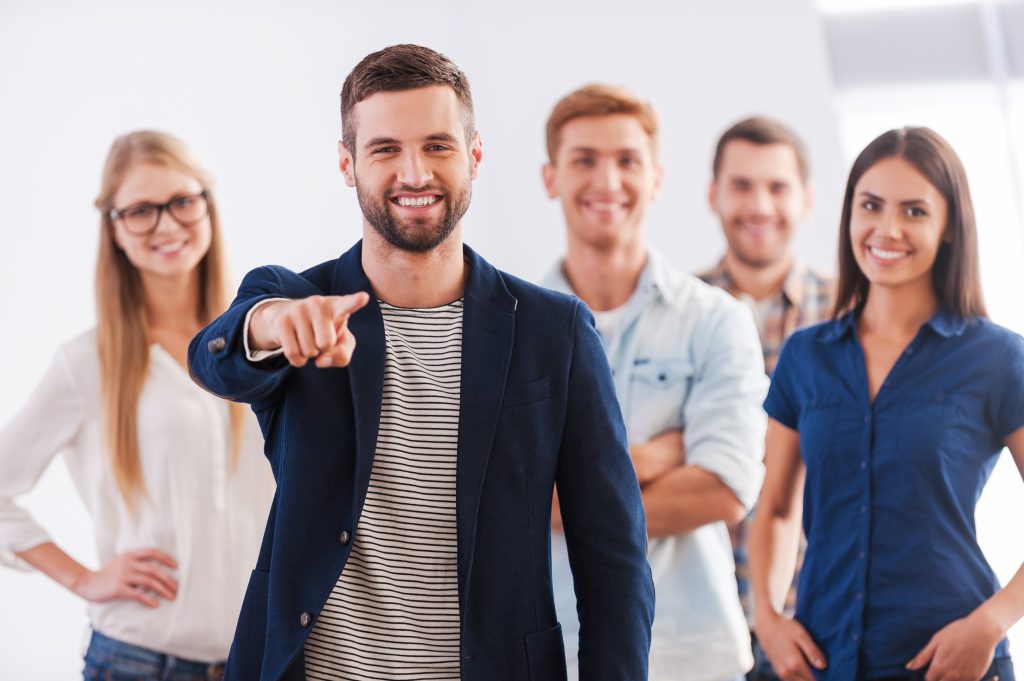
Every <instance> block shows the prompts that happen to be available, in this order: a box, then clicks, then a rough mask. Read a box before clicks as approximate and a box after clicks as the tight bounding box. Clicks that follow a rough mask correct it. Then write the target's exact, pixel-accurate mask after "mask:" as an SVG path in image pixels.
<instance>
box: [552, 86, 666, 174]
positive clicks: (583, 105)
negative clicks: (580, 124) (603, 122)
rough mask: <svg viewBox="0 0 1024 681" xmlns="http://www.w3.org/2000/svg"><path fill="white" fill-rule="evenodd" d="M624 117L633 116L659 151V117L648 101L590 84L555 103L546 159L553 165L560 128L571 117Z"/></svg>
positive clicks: (625, 92)
mask: <svg viewBox="0 0 1024 681" xmlns="http://www.w3.org/2000/svg"><path fill="white" fill-rule="evenodd" d="M613 114H624V115H626V116H634V117H636V119H637V120H638V121H640V125H641V126H642V127H643V129H644V132H646V133H647V134H648V135H649V136H650V138H651V149H652V151H653V152H654V153H655V155H657V152H658V114H656V113H655V111H654V107H652V106H651V105H650V104H649V103H648V102H645V101H644V100H642V99H640V98H639V97H637V96H636V95H635V94H633V93H632V92H630V91H629V90H627V89H626V88H623V87H618V86H615V85H603V84H600V83H592V84H590V85H584V86H583V87H581V88H580V89H579V90H576V91H574V92H570V93H569V94H567V95H566V96H565V97H562V98H561V99H560V100H558V103H557V104H555V108H554V109H552V110H551V115H550V116H548V125H547V143H548V160H550V161H551V163H554V162H555V154H557V153H558V144H559V143H560V142H561V133H562V128H563V127H564V126H565V124H566V123H568V122H569V121H571V120H573V119H574V118H583V117H584V116H611V115H613Z"/></svg>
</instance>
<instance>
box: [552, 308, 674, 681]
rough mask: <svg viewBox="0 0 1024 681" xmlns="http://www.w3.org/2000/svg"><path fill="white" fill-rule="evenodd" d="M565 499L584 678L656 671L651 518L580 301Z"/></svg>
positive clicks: (564, 454) (565, 449) (560, 477)
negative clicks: (651, 662) (652, 665)
mask: <svg viewBox="0 0 1024 681" xmlns="http://www.w3.org/2000/svg"><path fill="white" fill-rule="evenodd" d="M572 334H573V356H572V365H571V368H570V371H569V387H568V395H567V399H568V404H567V410H566V422H565V430H564V434H563V438H562V448H561V452H560V454H559V462H558V471H557V480H556V482H557V486H558V500H559V506H560V509H561V514H562V523H563V526H564V529H565V539H566V545H567V548H568V553H569V565H570V567H571V569H572V574H573V586H574V589H575V592H576V602H577V609H578V611H579V621H580V633H579V671H580V678H581V679H602V680H604V679H607V680H608V681H611V680H613V679H615V680H622V681H625V680H627V679H629V680H633V679H646V678H647V664H648V655H649V652H650V646H651V624H652V622H653V620H654V583H653V581H652V578H651V570H650V566H649V565H648V564H647V555H646V554H647V526H646V521H645V519H644V509H643V505H642V503H641V501H640V487H639V485H638V484H637V480H636V473H635V472H634V470H633V465H632V462H631V461H630V457H629V449H628V446H627V444H626V429H625V425H624V424H623V421H622V413H621V411H620V410H619V405H618V401H617V399H616V397H615V387H614V384H613V382H612V376H611V370H610V369H609V367H608V360H607V358H606V357H605V353H604V349H603V347H602V345H601V340H600V338H599V336H598V335H597V331H596V330H595V328H594V321H593V317H592V316H591V315H590V313H589V311H588V310H587V309H586V307H585V306H583V305H582V304H580V303H578V302H577V303H576V310H575V314H574V322H573V329H572Z"/></svg>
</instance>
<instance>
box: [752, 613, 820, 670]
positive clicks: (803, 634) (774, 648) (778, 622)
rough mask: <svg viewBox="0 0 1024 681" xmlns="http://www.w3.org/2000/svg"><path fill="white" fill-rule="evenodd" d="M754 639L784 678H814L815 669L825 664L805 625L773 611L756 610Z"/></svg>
mask: <svg viewBox="0 0 1024 681" xmlns="http://www.w3.org/2000/svg"><path fill="white" fill-rule="evenodd" d="M755 629H756V631H757V640H758V641H760V643H761V647H762V648H763V649H764V652H765V654H766V655H767V656H768V659H769V660H770V661H771V663H772V669H774V670H775V673H776V674H778V675H779V677H780V678H781V679H783V681H814V673H813V672H812V671H811V666H813V667H814V668H815V669H824V668H825V667H826V664H827V663H826V661H825V656H824V655H823V654H822V652H821V650H820V649H819V648H818V646H817V645H815V643H814V640H813V639H812V638H811V635H810V634H809V633H807V629H805V628H804V625H802V624H800V623H799V622H797V621H796V620H795V619H792V618H789V617H784V616H782V615H780V614H778V613H776V612H772V613H758V616H757V622H756V623H755Z"/></svg>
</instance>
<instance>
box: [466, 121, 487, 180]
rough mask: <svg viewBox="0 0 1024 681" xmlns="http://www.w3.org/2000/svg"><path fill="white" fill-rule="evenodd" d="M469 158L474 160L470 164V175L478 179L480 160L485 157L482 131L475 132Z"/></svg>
mask: <svg viewBox="0 0 1024 681" xmlns="http://www.w3.org/2000/svg"><path fill="white" fill-rule="evenodd" d="M469 158H470V159H472V162H471V164H470V166H469V176H470V178H471V179H474V180H475V179H476V178H477V177H478V176H479V175H480V161H482V160H483V158H484V141H483V140H482V139H480V133H479V132H475V133H473V142H472V144H470V145H469Z"/></svg>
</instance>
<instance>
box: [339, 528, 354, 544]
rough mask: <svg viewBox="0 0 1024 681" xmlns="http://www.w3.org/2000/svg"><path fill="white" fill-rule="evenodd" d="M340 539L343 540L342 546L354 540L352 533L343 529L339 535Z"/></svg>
mask: <svg viewBox="0 0 1024 681" xmlns="http://www.w3.org/2000/svg"><path fill="white" fill-rule="evenodd" d="M338 541H339V542H341V545H342V546H348V543H349V542H350V541H352V535H351V534H349V533H348V530H342V531H341V534H339V535H338Z"/></svg>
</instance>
